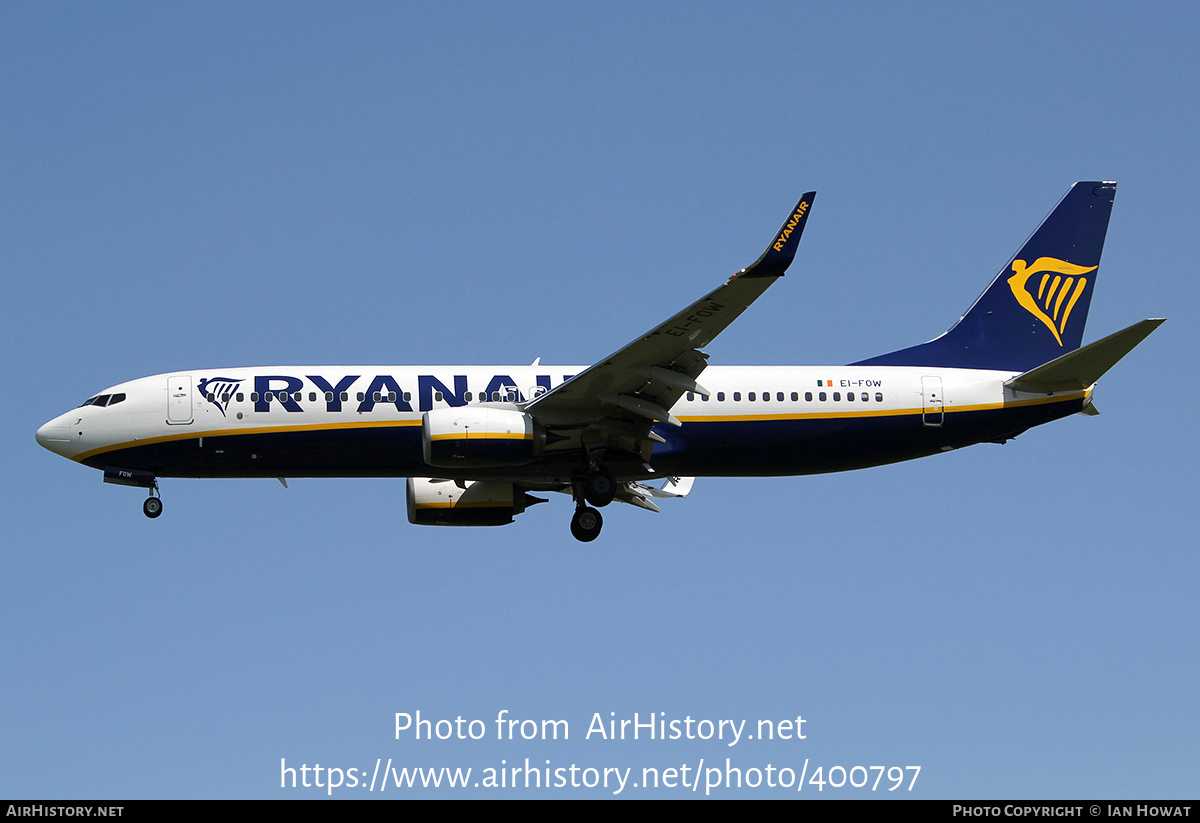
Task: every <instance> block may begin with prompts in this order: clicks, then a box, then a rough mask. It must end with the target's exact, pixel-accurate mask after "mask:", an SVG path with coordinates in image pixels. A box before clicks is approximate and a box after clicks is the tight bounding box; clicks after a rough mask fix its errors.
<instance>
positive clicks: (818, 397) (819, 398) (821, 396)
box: [817, 392, 825, 403]
mask: <svg viewBox="0 0 1200 823" xmlns="http://www.w3.org/2000/svg"><path fill="white" fill-rule="evenodd" d="M817 399H818V400H820V401H821V402H822V403H824V402H825V392H820V393H819V394H817Z"/></svg>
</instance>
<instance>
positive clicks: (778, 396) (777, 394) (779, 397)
mask: <svg viewBox="0 0 1200 823" xmlns="http://www.w3.org/2000/svg"><path fill="white" fill-rule="evenodd" d="M775 399H776V400H778V401H779V402H780V403H782V402H783V392H781V391H777V392H775ZM792 399H793V400H795V399H796V393H795V392H792Z"/></svg>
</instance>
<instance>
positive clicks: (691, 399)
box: [687, 392, 696, 403]
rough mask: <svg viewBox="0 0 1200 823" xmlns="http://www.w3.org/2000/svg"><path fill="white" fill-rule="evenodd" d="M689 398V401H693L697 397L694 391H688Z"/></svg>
mask: <svg viewBox="0 0 1200 823" xmlns="http://www.w3.org/2000/svg"><path fill="white" fill-rule="evenodd" d="M687 399H688V402H689V403H691V402H692V401H694V400H695V399H696V395H695V394H693V393H692V392H688V393H687Z"/></svg>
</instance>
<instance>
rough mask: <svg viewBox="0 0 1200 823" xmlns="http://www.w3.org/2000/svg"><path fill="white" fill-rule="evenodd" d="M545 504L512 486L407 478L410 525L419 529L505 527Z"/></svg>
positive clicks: (494, 483)
mask: <svg viewBox="0 0 1200 823" xmlns="http://www.w3.org/2000/svg"><path fill="white" fill-rule="evenodd" d="M545 502H546V501H545V500H544V499H543V498H540V497H534V496H533V495H531V494H526V493H525V492H524V491H522V490H521V489H519V488H518V487H517V486H515V485H513V484H512V483H503V482H497V481H491V480H472V481H466V482H464V483H463V484H462V485H459V483H457V482H455V481H453V480H437V479H434V478H429V477H410V478H408V522H409V523H414V524H416V525H419V526H504V525H507V524H509V523H511V522H512V521H513V518H514V517H516V516H517V515H518V514H520V513H521V512H523V511H525V509H526V508H527V507H528V506H532V505H534V504H536V503H545Z"/></svg>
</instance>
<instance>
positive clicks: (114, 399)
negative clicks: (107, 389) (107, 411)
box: [79, 393, 125, 409]
mask: <svg viewBox="0 0 1200 823" xmlns="http://www.w3.org/2000/svg"><path fill="white" fill-rule="evenodd" d="M124 399H125V394H124V393H121V394H98V395H96V396H95V397H89V398H88V399H87V400H84V401H83V402H82V403H80V404H79V408H81V409H82V408H83V407H84V406H115V405H116V404H117V403H120V402H121V401H122V400H124Z"/></svg>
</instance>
